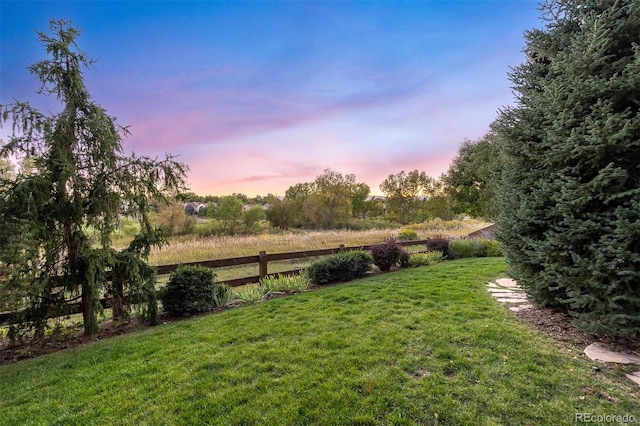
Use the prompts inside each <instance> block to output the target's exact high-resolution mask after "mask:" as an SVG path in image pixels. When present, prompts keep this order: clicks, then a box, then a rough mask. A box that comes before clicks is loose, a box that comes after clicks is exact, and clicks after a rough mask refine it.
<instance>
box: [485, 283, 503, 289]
mask: <svg viewBox="0 0 640 426" xmlns="http://www.w3.org/2000/svg"><path fill="white" fill-rule="evenodd" d="M487 287H490V288H500V286H498V284H496V283H489V284H487Z"/></svg>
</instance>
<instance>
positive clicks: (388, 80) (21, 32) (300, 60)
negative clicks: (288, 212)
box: [0, 0, 541, 195]
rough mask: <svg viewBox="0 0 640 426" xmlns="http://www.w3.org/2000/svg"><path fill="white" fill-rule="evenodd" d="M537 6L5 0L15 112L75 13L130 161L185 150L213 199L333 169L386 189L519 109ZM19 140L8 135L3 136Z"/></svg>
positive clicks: (41, 102)
mask: <svg viewBox="0 0 640 426" xmlns="http://www.w3.org/2000/svg"><path fill="white" fill-rule="evenodd" d="M537 8H538V4H537V2H536V1H528V0H512V1H481V0H477V1H429V0H425V1H242V2H240V1H238V2H230V1H179V2H178V1H65V2H59V1H6V0H2V1H1V3H0V24H1V28H0V32H1V41H0V43H1V56H0V103H3V104H5V103H9V102H11V99H12V98H17V99H19V100H29V101H31V102H32V103H33V104H34V105H36V106H39V107H41V108H43V109H49V110H51V111H55V108H56V105H55V103H54V102H53V100H51V99H41V97H40V96H39V95H36V94H35V91H36V90H37V88H38V86H37V82H36V81H35V79H34V77H33V76H31V75H30V74H29V73H28V71H27V67H28V65H30V64H32V63H34V62H36V61H38V60H41V59H43V58H45V51H44V49H43V48H42V46H41V44H40V42H39V41H38V39H37V36H36V34H35V30H44V31H48V25H49V20H50V19H54V18H55V19H59V18H65V19H71V20H72V22H73V24H74V25H75V26H78V27H80V28H81V29H82V30H83V32H82V35H81V37H80V38H79V39H78V44H79V46H80V48H81V49H82V50H84V51H85V52H86V53H88V55H89V56H90V57H92V58H98V59H99V60H98V62H97V63H96V64H95V68H94V69H91V70H87V71H86V72H85V81H86V84H87V86H88V89H89V91H90V93H91V94H92V95H93V97H94V100H95V101H96V102H97V103H98V104H100V105H102V106H103V107H104V108H105V109H106V110H107V112H108V113H109V114H110V115H112V116H115V117H117V119H118V122H119V123H120V124H121V125H129V126H130V132H131V135H130V136H129V137H128V138H127V139H126V140H125V141H124V147H125V151H127V152H130V151H133V152H135V153H136V154H139V155H148V156H153V157H155V156H164V154H165V153H171V154H175V155H178V156H179V159H180V161H183V162H185V163H187V164H188V165H189V167H190V169H191V170H190V172H189V184H190V186H191V189H192V190H193V191H194V192H196V193H198V194H201V195H206V194H213V195H225V194H231V193H233V192H241V193H245V194H247V195H256V194H260V195H266V194H267V193H273V194H276V195H283V194H284V192H285V191H286V189H287V188H288V187H289V186H291V185H294V184H296V183H300V182H309V181H312V180H314V179H315V177H316V176H317V175H319V174H320V173H322V171H323V170H324V169H326V168H332V169H333V170H336V171H338V172H341V173H343V174H349V173H353V174H355V175H356V178H357V180H358V181H359V182H365V183H367V184H368V185H369V186H370V187H371V190H372V193H374V194H376V193H380V190H379V188H378V186H379V184H380V183H381V182H382V181H383V180H384V179H385V178H386V177H387V176H388V175H389V174H392V173H397V172H399V171H401V170H405V171H410V170H414V169H418V170H420V171H425V172H426V173H427V174H429V175H431V176H434V177H437V176H439V175H440V174H441V173H443V172H446V170H447V167H448V164H449V163H450V161H451V159H452V158H453V157H454V156H455V155H456V153H457V149H458V147H459V145H460V143H461V142H462V141H463V140H464V139H465V138H467V139H472V140H475V139H478V138H480V137H482V136H483V135H484V134H485V133H486V132H487V131H488V128H489V125H490V123H491V122H492V121H493V120H494V119H495V117H496V115H497V111H498V110H499V109H500V108H501V107H504V106H506V105H509V104H511V103H512V102H513V96H512V93H511V89H510V82H509V80H508V75H507V74H508V72H509V67H510V66H516V65H518V64H519V63H521V62H522V61H523V60H524V55H523V53H522V48H523V47H524V37H523V34H524V32H525V31H526V30H530V29H532V28H535V27H540V26H541V23H540V21H539V19H538V10H537ZM0 132H1V133H0V135H2V137H3V138H4V139H6V137H7V132H8V129H6V128H4V129H2V130H1V131H0Z"/></svg>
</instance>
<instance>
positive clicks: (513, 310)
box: [509, 303, 533, 312]
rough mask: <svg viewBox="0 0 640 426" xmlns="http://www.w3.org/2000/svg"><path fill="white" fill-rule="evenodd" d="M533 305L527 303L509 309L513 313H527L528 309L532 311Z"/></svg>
mask: <svg viewBox="0 0 640 426" xmlns="http://www.w3.org/2000/svg"><path fill="white" fill-rule="evenodd" d="M532 308H533V305H532V304H530V303H526V304H524V305H518V306H511V307H510V308H509V310H510V311H512V312H520V311H525V310H527V309H532Z"/></svg>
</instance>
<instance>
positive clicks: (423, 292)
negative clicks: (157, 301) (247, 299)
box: [0, 258, 640, 425]
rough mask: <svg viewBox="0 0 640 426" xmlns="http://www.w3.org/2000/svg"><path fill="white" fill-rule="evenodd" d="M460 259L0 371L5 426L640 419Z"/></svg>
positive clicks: (489, 262) (479, 265) (485, 263)
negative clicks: (617, 416)
mask: <svg viewBox="0 0 640 426" xmlns="http://www.w3.org/2000/svg"><path fill="white" fill-rule="evenodd" d="M504 271H505V264H504V262H503V260H501V259H495V258H489V259H487V258H485V259H464V260H457V261H450V262H444V263H440V264H437V265H432V266H427V267H421V268H415V269H405V270H401V271H398V272H392V273H388V274H381V275H376V276H372V277H369V278H366V279H363V280H359V281H353V282H350V283H345V284H341V285H338V286H333V287H329V288H324V289H321V290H318V291H313V292H307V293H303V294H299V295H295V296H291V297H286V298H279V299H273V300H268V301H265V302H262V303H259V304H256V305H251V306H248V307H244V308H238V309H231V310H227V311H224V312H221V313H217V314H212V315H208V316H202V317H197V318H192V319H189V320H185V321H179V322H175V323H172V324H167V325H162V326H159V327H156V328H152V329H148V330H146V331H144V332H140V333H137V334H133V335H126V336H120V337H116V338H113V339H109V340H106V341H102V342H98V343H93V344H91V345H87V346H84V347H80V348H76V349H72V350H67V351H64V352H60V353H57V354H53V355H49V356H45V357H41V358H37V359H32V360H26V361H23V362H20V363H17V364H12V365H7V366H4V367H0V401H1V404H0V423H2V424H7V425H15V424H21V425H23V424H24V425H27V424H64V425H74V424H78V425H80V424H81V425H85V424H109V425H126V424H131V425H138V424H147V425H193V424H214V425H241V424H242V425H251V424H278V425H280V424H284V425H329V424H340V425H394V424H398V425H401V424H407V425H413V424H427V425H431V424H445V425H494V424H504V425H527V424H530V425H540V424H549V425H562V424H573V423H574V419H575V414H576V413H582V412H588V413H594V414H602V415H605V414H624V413H631V414H635V415H637V414H638V413H640V403H639V402H638V397H637V393H636V392H637V388H634V387H633V386H632V385H631V384H630V382H629V383H627V382H626V381H624V379H621V378H620V375H616V374H614V373H612V372H609V371H608V370H605V372H604V373H597V374H596V373H593V372H592V371H591V364H590V363H589V362H588V361H587V360H585V359H584V358H583V356H582V355H581V354H580V353H579V351H576V350H573V351H570V350H569V349H568V348H566V347H563V346H559V345H557V344H556V343H554V342H553V341H552V340H550V339H548V338H546V337H545V336H543V335H541V334H539V333H538V332H536V331H534V330H532V329H531V328H530V327H529V326H527V325H525V324H523V323H521V322H520V321H519V320H518V319H517V318H516V317H514V316H513V315H512V314H511V313H510V312H509V311H508V310H507V309H506V308H505V307H504V306H501V305H499V304H498V303H497V302H496V301H494V300H493V299H492V298H491V296H490V295H489V294H488V292H487V290H486V283H487V282H488V281H489V280H491V279H494V278H496V277H498V276H501V275H503V274H504Z"/></svg>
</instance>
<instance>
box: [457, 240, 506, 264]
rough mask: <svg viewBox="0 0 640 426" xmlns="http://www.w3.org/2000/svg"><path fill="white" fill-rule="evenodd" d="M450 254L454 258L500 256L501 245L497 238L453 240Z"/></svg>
mask: <svg viewBox="0 0 640 426" xmlns="http://www.w3.org/2000/svg"><path fill="white" fill-rule="evenodd" d="M449 256H450V257H451V258H453V259H461V258H464V257H489V256H491V257H499V256H502V252H501V251H500V246H499V244H498V242H497V241H495V240H488V239H484V238H478V239H471V240H469V239H459V240H453V241H451V243H450V244H449Z"/></svg>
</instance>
